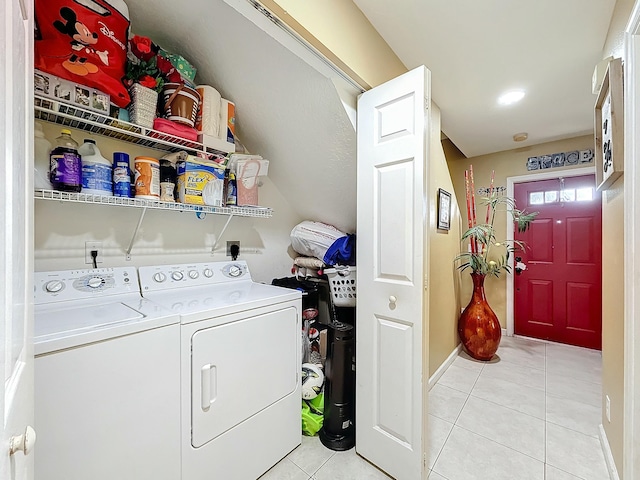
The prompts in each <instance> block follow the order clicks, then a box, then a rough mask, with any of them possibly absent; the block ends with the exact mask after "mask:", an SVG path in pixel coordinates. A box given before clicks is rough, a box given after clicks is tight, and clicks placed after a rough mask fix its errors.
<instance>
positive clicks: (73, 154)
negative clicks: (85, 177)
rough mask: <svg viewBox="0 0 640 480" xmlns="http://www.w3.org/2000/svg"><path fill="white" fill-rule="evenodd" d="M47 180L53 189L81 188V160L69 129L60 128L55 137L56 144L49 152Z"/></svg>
mask: <svg viewBox="0 0 640 480" xmlns="http://www.w3.org/2000/svg"><path fill="white" fill-rule="evenodd" d="M49 180H51V185H52V186H53V188H54V189H55V190H60V191H62V192H79V191H80V190H82V160H81V159H80V154H79V153H78V142H76V141H75V140H74V139H73V138H71V130H67V129H63V130H61V131H60V136H59V137H58V138H56V146H55V147H54V149H53V150H51V153H50V154H49Z"/></svg>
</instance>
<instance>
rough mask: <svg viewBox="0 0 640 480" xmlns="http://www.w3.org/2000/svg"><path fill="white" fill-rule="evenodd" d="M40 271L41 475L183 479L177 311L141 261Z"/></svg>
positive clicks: (68, 479) (59, 479)
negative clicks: (148, 284) (159, 300)
mask: <svg viewBox="0 0 640 480" xmlns="http://www.w3.org/2000/svg"><path fill="white" fill-rule="evenodd" d="M34 277H35V326H34V327H35V328H34V344H35V345H34V348H35V428H36V431H37V432H38V444H37V447H36V451H35V478H40V479H47V480H87V479H91V480H113V479H116V478H117V479H122V480H140V479H149V480H151V479H153V480H158V479H162V480H176V479H177V478H180V460H181V459H180V413H179V412H180V389H179V384H180V326H179V323H178V322H179V317H178V316H177V315H176V314H174V313H171V312H170V311H168V310H166V309H164V308H163V307H160V306H159V305H157V304H154V303H153V302H151V301H149V300H147V299H144V298H142V297H141V295H140V289H139V284H138V276H137V273H136V269H135V268H131V267H128V268H100V269H94V270H72V271H58V272H36V273H35V276H34Z"/></svg>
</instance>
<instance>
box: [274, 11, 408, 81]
mask: <svg viewBox="0 0 640 480" xmlns="http://www.w3.org/2000/svg"><path fill="white" fill-rule="evenodd" d="M262 3H263V4H264V5H265V6H266V7H267V8H269V9H270V10H272V11H273V12H274V13H275V14H276V15H278V16H279V17H280V19H282V20H283V21H284V22H285V23H287V24H288V25H289V26H290V27H291V28H293V29H294V30H295V31H297V32H298V33H299V34H300V35H301V36H302V37H303V38H305V39H306V40H307V41H309V42H310V43H311V44H312V45H314V46H315V47H316V48H318V50H320V51H322V52H323V53H324V54H325V55H326V56H327V57H328V58H329V59H331V60H333V61H334V63H336V64H337V65H338V66H340V67H342V68H343V69H344V70H345V71H347V73H350V74H351V75H352V77H354V78H355V79H356V80H361V81H362V82H361V83H363V85H362V86H363V87H369V86H371V87H375V86H376V85H380V84H381V83H384V82H386V81H387V80H391V79H392V78H395V77H397V76H398V75H401V74H403V73H405V72H406V71H407V68H406V67H405V66H404V64H403V63H402V62H401V61H400V60H399V59H398V57H397V56H396V55H395V54H394V53H393V51H392V50H391V48H390V47H389V46H388V45H387V43H386V42H385V41H384V40H383V39H382V37H381V36H380V35H379V34H378V32H377V31H376V30H375V29H374V28H373V26H372V25H371V24H370V23H369V21H368V20H367V18H366V17H365V16H364V14H363V13H362V12H361V11H360V9H359V8H358V7H356V5H355V4H354V3H353V2H352V1H350V0H349V1H344V0H324V1H322V2H301V1H299V0H262Z"/></svg>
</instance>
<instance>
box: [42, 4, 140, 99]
mask: <svg viewBox="0 0 640 480" xmlns="http://www.w3.org/2000/svg"><path fill="white" fill-rule="evenodd" d="M35 14H36V15H35V18H36V41H35V67H36V68H37V69H38V70H42V71H44V72H48V73H51V74H53V75H56V76H58V77H61V78H64V79H66V80H71V81H72V82H75V83H79V84H81V85H86V86H89V87H94V88H97V89H99V90H101V91H103V92H105V93H108V94H109V95H110V96H111V101H112V102H113V103H115V104H116V105H118V106H119V107H126V106H127V105H128V104H129V103H130V98H129V93H128V92H127V89H126V87H125V86H124V84H123V83H122V80H123V78H124V75H125V68H126V63H127V39H128V36H129V20H128V19H127V18H126V17H125V16H124V15H123V14H122V13H121V12H119V11H118V10H117V9H116V8H114V7H113V6H112V5H110V4H109V3H108V2H106V1H105V0H36V2H35Z"/></svg>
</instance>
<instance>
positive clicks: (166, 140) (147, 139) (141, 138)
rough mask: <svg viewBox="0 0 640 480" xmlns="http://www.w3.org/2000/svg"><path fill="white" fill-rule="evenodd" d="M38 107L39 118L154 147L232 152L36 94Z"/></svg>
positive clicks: (35, 101)
mask: <svg viewBox="0 0 640 480" xmlns="http://www.w3.org/2000/svg"><path fill="white" fill-rule="evenodd" d="M34 107H35V118H36V120H44V121H45V122H51V123H56V124H58V125H64V126H66V127H70V128H77V129H79V130H84V131H86V132H90V133H93V134H96V135H103V136H105V137H110V138H114V139H116V140H122V141H124V142H129V143H133V144H136V145H140V146H142V147H147V148H154V149H156V150H162V151H165V152H177V151H179V150H188V151H191V152H207V153H211V154H214V155H226V154H227V153H228V151H224V150H216V149H214V148H211V147H207V146H205V145H203V144H202V143H199V142H194V141H192V140H187V139H184V138H181V137H176V136H175V135H170V134H168V133H164V132H159V131H157V130H153V129H150V128H145V127H141V126H140V125H135V124H133V123H129V122H125V121H122V120H118V119H117V118H112V117H108V116H106V115H102V114H100V113H96V112H92V111H90V110H85V109H83V108H80V107H78V106H75V105H69V104H66V103H64V102H60V101H58V100H51V99H49V98H45V97H40V96H38V95H36V96H34Z"/></svg>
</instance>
